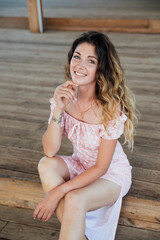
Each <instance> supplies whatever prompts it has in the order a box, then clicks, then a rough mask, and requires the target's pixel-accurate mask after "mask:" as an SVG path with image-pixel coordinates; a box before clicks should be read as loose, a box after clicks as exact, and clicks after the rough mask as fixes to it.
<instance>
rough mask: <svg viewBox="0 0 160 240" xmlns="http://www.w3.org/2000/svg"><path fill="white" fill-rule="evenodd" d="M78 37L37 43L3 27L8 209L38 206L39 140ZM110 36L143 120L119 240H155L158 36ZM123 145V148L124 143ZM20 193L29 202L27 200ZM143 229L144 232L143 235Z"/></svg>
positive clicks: (1, 118)
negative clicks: (131, 202) (67, 58)
mask: <svg viewBox="0 0 160 240" xmlns="http://www.w3.org/2000/svg"><path fill="white" fill-rule="evenodd" d="M78 35H79V33H78V32H57V31H54V32H53V33H51V32H46V33H45V34H43V35H41V37H39V35H37V34H32V35H31V34H30V33H29V31H24V30H21V31H18V30H15V29H10V31H7V30H6V29H0V63H1V64H0V72H1V73H0V89H1V90H0V177H1V179H0V181H1V180H2V179H3V178H5V179H7V181H10V183H9V182H8V184H7V186H8V187H7V188H6V189H5V187H4V185H3V193H5V194H3V199H2V200H3V202H4V204H7V201H10V203H9V204H13V205H14V206H21V205H23V206H24V207H32V208H33V205H32V204H29V202H30V201H32V200H33V199H32V198H33V196H31V195H30V196H27V195H28V192H29V193H30V190H32V191H37V190H36V187H35V188H34V187H33V186H35V185H36V184H37V187H38V188H39V189H40V180H39V177H38V172H37V165H38V162H39V160H40V158H41V157H42V156H43V155H44V154H43V149H42V144H41V137H42V134H43V133H44V131H45V129H46V127H47V121H48V117H49V114H50V108H49V102H48V100H49V98H50V97H52V96H53V93H54V91H55V88H56V87H57V86H58V85H59V84H61V83H63V82H64V64H65V60H66V56H67V52H68V50H69V47H70V44H71V42H72V40H73V39H75V37H77V36H78ZM107 35H109V37H110V38H111V40H113V43H114V44H115V45H116V47H117V49H118V52H119V54H120V59H121V63H122V65H123V66H124V67H125V74H126V81H127V84H128V85H129V86H130V88H131V89H132V90H133V91H134V93H135V95H136V100H137V107H138V109H139V110H140V111H141V114H142V116H141V119H140V121H139V125H138V128H137V135H136V137H135V148H134V150H133V152H132V153H131V152H130V151H129V150H128V149H127V145H125V146H123V148H124V151H125V153H126V155H127V157H128V159H129V161H130V163H131V165H132V166H133V171H132V176H133V181H132V186H131V189H130V191H129V194H128V196H126V198H124V203H125V201H127V202H128V201H129V202H130V200H129V197H132V200H133V203H134V202H135V204H136V206H137V208H138V209H137V208H136V207H135V206H131V208H130V205H127V209H131V212H125V213H124V216H121V217H120V222H119V226H120V227H122V228H121V229H123V231H122V230H121V232H120V233H119V234H118V235H117V237H120V238H121V239H124V236H125V239H127V238H129V239H142V236H141V235H142V234H143V233H144V236H143V237H144V239H145V240H146V239H147V240H148V239H152V237H153V239H154V238H155V239H156V237H157V236H158V235H154V234H155V231H157V234H158V228H159V216H158V215H155V217H156V219H157V222H152V221H154V220H153V219H154V214H152V210H150V208H149V207H150V206H152V205H153V206H154V203H155V202H159V199H160V192H159V183H160V165H159V157H160V145H159V131H160V118H159V113H160V112H159V103H160V99H159V72H160V71H159V64H160V59H159V54H160V52H159V48H160V36H159V35H158V34H157V35H156V34H153V35H145V34H136V35H134V34H129V33H128V34H125V35H124V34H118V33H107ZM31 86H33V87H31ZM120 142H121V143H123V137H122V138H121V139H120ZM59 154H62V155H70V154H72V145H71V143H70V142H69V140H68V141H67V139H66V138H65V137H64V136H63V138H62V146H61V149H60V151H59ZM24 180H25V181H24ZM17 181H21V188H22V186H23V187H24V189H26V190H24V192H23V193H22V192H21V190H22V189H20V185H19V186H18V184H17ZM23 183H24V184H23ZM3 184H4V183H3ZM28 184H29V185H28ZM30 184H31V185H30ZM32 184H33V186H32ZM34 184H35V185H34ZM27 185H28V190H27ZM16 189H20V190H16ZM5 190H6V191H5ZM14 191H15V192H14ZM18 191H19V192H18ZM27 191H28V192H27ZM7 192H8V194H7ZM41 193H42V192H41ZM22 194H24V196H27V197H25V199H23V197H22ZM38 194H40V193H38ZM42 195H43V194H42ZM12 198H13V202H12ZM137 198H138V200H142V203H144V206H145V201H146V200H147V199H149V200H150V201H152V202H149V203H148V204H149V207H147V211H146V210H145V207H143V204H140V205H139V202H137V201H136V199H137ZM6 199H9V200H6ZM37 202H38V199H37ZM152 203H153V204H152ZM30 205H32V206H30ZM34 206H35V205H34ZM132 209H133V210H134V212H133V214H132ZM155 209H156V207H155V206H154V211H155ZM127 211H129V210H127ZM150 211H151V212H150ZM156 214H158V210H157V212H156ZM144 219H145V220H144ZM150 219H151V221H150ZM8 221H9V220H8ZM14 223H15V224H16V221H15V222H14ZM32 223H33V222H32ZM21 224H22V225H25V224H26V225H29V219H28V223H21ZM32 226H34V225H32ZM36 226H38V225H36ZM119 226H118V227H119ZM124 226H125V228H124ZM6 227H7V226H6ZM41 227H42V226H41ZM140 228H143V229H146V231H144V232H143V231H142V232H141V229H140ZM132 229H133V232H132ZM137 229H138V230H137ZM143 229H142V230H143ZM147 229H150V230H148V231H147ZM151 229H152V230H154V231H151ZM24 232H25V231H24ZM151 233H152V234H153V236H152V234H151ZM47 236H48V235H47ZM131 237H132V238H131ZM147 237H148V238H147ZM5 238H7V235H5ZM39 238H40V237H39ZM8 239H9V237H8ZM157 239H158V238H157ZM157 239H156V240H157ZM27 240H28V239H27Z"/></svg>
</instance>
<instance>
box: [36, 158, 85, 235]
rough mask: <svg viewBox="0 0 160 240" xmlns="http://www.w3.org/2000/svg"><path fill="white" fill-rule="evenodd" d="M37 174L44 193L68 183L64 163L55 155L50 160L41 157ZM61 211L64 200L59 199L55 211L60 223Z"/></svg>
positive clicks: (66, 168) (66, 169) (67, 171)
mask: <svg viewBox="0 0 160 240" xmlns="http://www.w3.org/2000/svg"><path fill="white" fill-rule="evenodd" d="M38 172H39V176H40V179H41V183H42V188H43V190H44V192H45V193H47V192H49V191H50V190H51V189H53V188H54V187H56V186H58V185H59V184H62V183H63V182H65V181H68V180H69V178H70V176H69V170H68V167H67V165H66V163H65V162H64V160H63V159H62V158H61V157H59V156H57V155H56V156H55V157H52V158H49V157H46V156H45V157H43V158H42V159H41V160H40V162H39V164H38ZM63 209H64V198H62V199H61V201H60V202H59V204H58V207H57V208H56V210H55V213H56V216H57V218H58V219H59V221H60V222H62V216H63ZM81 240H87V238H86V237H85V236H84V235H83V238H82V239H81Z"/></svg>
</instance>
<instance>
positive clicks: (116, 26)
mask: <svg viewBox="0 0 160 240" xmlns="http://www.w3.org/2000/svg"><path fill="white" fill-rule="evenodd" d="M0 28H20V29H29V24H28V18H27V17H8V16H7V17H0ZM44 29H45V30H60V31H90V30H95V31H107V32H124V33H160V20H159V19H122V18H119V19H112V18H108V19H107V18H106V19H100V18H93V19H92V18H50V17H46V18H44Z"/></svg>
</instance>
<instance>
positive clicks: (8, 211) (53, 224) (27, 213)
mask: <svg viewBox="0 0 160 240" xmlns="http://www.w3.org/2000/svg"><path fill="white" fill-rule="evenodd" d="M32 216H33V210H30V209H22V208H12V207H8V206H3V205H0V218H1V219H2V220H3V221H5V222H8V223H9V224H10V223H14V224H16V227H18V225H20V226H21V225H23V226H24V225H27V226H30V227H32V228H34V227H40V228H41V229H43V232H44V233H46V236H47V230H48V229H50V230H53V231H59V230H60V223H59V221H58V219H57V217H56V216H55V214H53V216H52V217H51V219H50V220H49V221H48V222H42V221H35V220H33V217H32ZM132 221H133V222H134V225H135V227H132V228H131V227H130V225H131V222H132ZM139 222H140V220H136V219H134V220H133V219H129V218H123V217H122V216H121V217H120V219H119V224H118V229H117V234H116V239H117V237H118V238H119V239H123V238H122V236H125V239H128V238H129V239H131V238H130V235H129V234H132V235H131V236H132V237H133V236H134V237H135V239H142V238H138V237H140V236H141V234H142V235H144V239H146V240H148V238H147V237H150V239H153V237H157V239H158V236H159V232H158V231H157V230H158V229H155V231H151V230H150V225H152V223H151V222H147V221H145V222H142V221H141V226H142V225H143V226H144V227H145V228H146V229H140V228H138V226H139ZM122 224H123V226H122ZM147 224H148V225H149V228H148V227H147V226H146V225H147ZM154 226H156V224H155V223H154ZM157 227H159V224H157ZM128 229H129V232H128ZM147 229H149V230H148V231H147ZM40 233H41V231H40ZM122 233H123V235H122ZM3 234H4V232H3ZM5 234H6V235H5V237H6V238H7V233H6V230H5ZM9 234H10V233H9ZM26 234H27V233H26ZM36 234H37V233H36ZM24 235H25V234H24V231H23V237H24ZM16 236H17V239H19V233H17V235H16ZM132 239H133V238H132Z"/></svg>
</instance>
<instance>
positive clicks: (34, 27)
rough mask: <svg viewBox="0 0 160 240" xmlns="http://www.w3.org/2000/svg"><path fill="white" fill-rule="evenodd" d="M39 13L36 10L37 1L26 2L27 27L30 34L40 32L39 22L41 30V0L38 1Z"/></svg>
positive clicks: (29, 0) (28, 0)
mask: <svg viewBox="0 0 160 240" xmlns="http://www.w3.org/2000/svg"><path fill="white" fill-rule="evenodd" d="M39 4H40V12H39V10H38V3H37V0H27V5H28V16H29V27H30V31H31V32H35V33H37V32H40V21H41V23H42V28H43V11H42V0H39Z"/></svg>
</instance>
